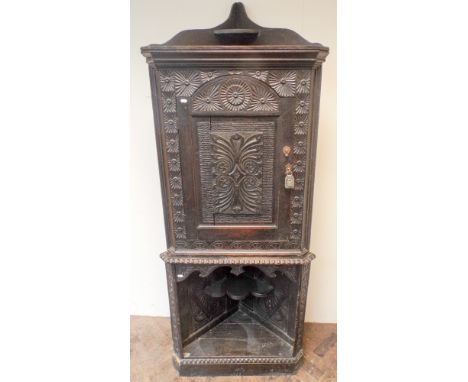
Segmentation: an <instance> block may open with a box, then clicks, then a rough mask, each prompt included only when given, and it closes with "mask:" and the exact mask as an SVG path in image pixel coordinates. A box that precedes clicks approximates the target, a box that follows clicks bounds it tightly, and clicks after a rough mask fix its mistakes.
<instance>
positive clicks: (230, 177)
mask: <svg viewBox="0 0 468 382" xmlns="http://www.w3.org/2000/svg"><path fill="white" fill-rule="evenodd" d="M262 135H263V134H262V133H260V134H253V135H250V136H244V135H241V134H238V133H236V134H233V135H232V136H230V137H229V138H228V137H226V136H222V135H221V133H219V134H213V133H212V134H211V140H212V157H213V173H214V174H215V175H216V178H215V181H214V185H213V189H214V195H215V210H216V212H223V213H234V214H238V213H256V212H257V210H258V207H259V205H260V202H261V197H262V176H261V175H262V173H261V168H262V154H263V152H262V146H263V141H262Z"/></svg>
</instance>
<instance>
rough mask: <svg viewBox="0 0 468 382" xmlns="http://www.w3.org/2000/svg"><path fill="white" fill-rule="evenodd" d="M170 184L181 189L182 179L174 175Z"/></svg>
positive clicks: (173, 187) (174, 188)
mask: <svg viewBox="0 0 468 382" xmlns="http://www.w3.org/2000/svg"><path fill="white" fill-rule="evenodd" d="M170 184H171V188H172V189H173V190H180V189H181V188H182V179H181V178H180V177H179V176H174V177H172V178H171V180H170Z"/></svg>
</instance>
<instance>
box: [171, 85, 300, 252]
mask: <svg viewBox="0 0 468 382" xmlns="http://www.w3.org/2000/svg"><path fill="white" fill-rule="evenodd" d="M259 83H260V81H258V80H255V79H253V78H243V76H226V77H224V78H223V77H221V78H219V79H216V80H214V81H211V82H210V83H208V84H206V85H205V86H202V87H200V89H199V90H198V91H197V92H196V93H194V94H193V96H192V97H190V98H188V97H187V98H178V99H177V119H178V123H179V143H180V165H181V174H182V192H183V195H184V214H185V235H186V240H187V242H191V243H195V247H197V246H198V247H201V248H204V247H205V248H206V247H207V245H206V243H209V244H208V245H209V247H210V248H236V247H237V248H243V243H247V242H248V243H249V247H247V248H259V249H272V248H285V247H287V244H286V243H288V240H289V235H290V229H291V227H290V218H289V213H290V201H291V195H290V194H291V190H286V189H285V186H284V179H285V166H286V164H287V163H288V158H287V157H285V155H284V153H283V147H284V146H290V147H292V146H293V139H294V138H293V131H294V129H293V125H294V99H293V98H288V97H284V98H282V97H279V96H278V95H277V94H276V93H275V92H274V90H273V89H272V88H270V87H268V86H267V85H265V84H263V83H260V84H259ZM197 243H198V245H197Z"/></svg>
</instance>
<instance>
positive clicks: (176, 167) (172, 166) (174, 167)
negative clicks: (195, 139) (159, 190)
mask: <svg viewBox="0 0 468 382" xmlns="http://www.w3.org/2000/svg"><path fill="white" fill-rule="evenodd" d="M168 165H169V171H175V172H178V171H180V161H179V158H172V159H171V160H170V161H169V162H168Z"/></svg>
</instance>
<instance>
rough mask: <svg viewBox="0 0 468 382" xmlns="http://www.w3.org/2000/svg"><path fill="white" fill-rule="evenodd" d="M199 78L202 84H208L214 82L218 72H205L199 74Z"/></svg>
mask: <svg viewBox="0 0 468 382" xmlns="http://www.w3.org/2000/svg"><path fill="white" fill-rule="evenodd" d="M200 77H201V80H202V82H208V81H211V80H214V79H215V78H216V77H219V72H217V71H215V70H210V71H207V72H200Z"/></svg>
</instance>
